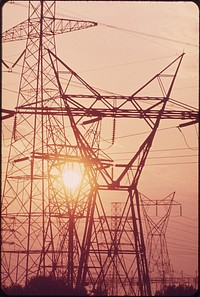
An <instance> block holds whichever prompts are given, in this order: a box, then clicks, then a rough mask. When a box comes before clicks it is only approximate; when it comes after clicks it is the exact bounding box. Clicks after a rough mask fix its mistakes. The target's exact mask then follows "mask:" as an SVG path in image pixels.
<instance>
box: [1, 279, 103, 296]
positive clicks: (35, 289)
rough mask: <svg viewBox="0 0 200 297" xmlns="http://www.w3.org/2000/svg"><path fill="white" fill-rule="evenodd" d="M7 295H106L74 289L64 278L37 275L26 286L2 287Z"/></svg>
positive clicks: (99, 292)
mask: <svg viewBox="0 0 200 297" xmlns="http://www.w3.org/2000/svg"><path fill="white" fill-rule="evenodd" d="M2 290H3V292H4V293H5V294H6V295H12V296H29V295H31V296H33V295H35V296H91V295H93V296H106V294H104V293H103V292H101V291H93V292H87V290H86V289H85V288H84V289H80V290H79V289H73V288H71V287H69V286H68V285H66V280H65V279H64V278H53V277H51V276H48V277H46V276H36V277H33V278H31V279H30V280H29V282H28V283H27V285H26V286H24V287H22V286H20V285H16V284H13V285H10V286H9V287H2Z"/></svg>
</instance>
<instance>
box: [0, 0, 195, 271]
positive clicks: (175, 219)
mask: <svg viewBox="0 0 200 297" xmlns="http://www.w3.org/2000/svg"><path fill="white" fill-rule="evenodd" d="M27 7H28V1H27V2H26V1H15V3H14V4H11V3H7V4H5V5H4V7H3V10H2V11H3V23H2V24H3V28H2V31H3V32H4V31H5V30H7V29H9V28H11V27H12V26H14V25H17V24H18V23H20V22H22V21H24V20H25V19H27V15H28V11H27ZM16 11H17V13H16ZM57 17H63V18H71V19H81V20H90V21H95V22H97V23H98V26H96V27H93V28H89V29H87V30H81V31H77V32H72V33H66V34H62V35H58V36H57V37H56V41H57V55H58V57H59V58H61V59H62V60H63V61H64V62H65V63H66V64H67V65H69V67H71V68H72V69H73V70H74V71H75V72H76V73H78V74H79V75H80V76H81V77H82V78H83V79H84V80H85V81H86V82H87V83H88V84H89V85H91V86H92V87H93V88H95V89H97V90H98V91H99V92H100V93H104V94H105V93H107V92H112V93H114V94H121V95H131V94H132V93H133V92H134V91H136V90H137V89H139V87H141V86H142V85H144V84H145V83H146V82H147V81H148V80H149V79H151V78H152V77H153V76H154V75H155V74H157V73H158V72H160V71H161V70H162V69H163V68H164V67H166V66H167V65H168V64H169V63H171V62H172V61H173V60H174V59H175V58H176V57H178V56H179V55H181V54H182V53H183V52H184V53H185V55H184V58H183V61H182V64H181V67H180V69H179V73H178V77H177V80H176V82H175V85H174V89H173V92H172V96H171V97H172V98H173V99H176V100H178V101H180V102H182V103H185V104H188V105H191V106H193V107H195V108H198V102H199V98H198V95H199V85H198V81H199V76H198V73H199V60H198V57H199V40H198V37H199V33H198V32H199V11H198V7H197V6H196V5H195V4H194V3H193V2H189V1H187V2H159V1H158V2H157V1H155V2H154V1H152V2H146V1H142V2H141V1H138V2H137V1H130V2H129V1H117V2H115V1H88V2H86V1H81V2H79V1H57ZM24 47H25V41H17V42H13V43H6V44H5V45H3V47H2V51H3V54H2V58H3V60H4V61H5V62H6V63H7V64H9V63H10V65H12V64H13V63H14V62H15V61H16V60H17V58H18V57H19V56H20V54H21V53H22V51H23V49H24ZM21 65H22V60H20V62H19V63H18V65H17V66H16V68H14V69H13V71H12V72H8V71H7V69H6V68H5V67H4V66H3V67H2V70H3V79H2V95H3V97H2V98H3V99H2V107H3V108H8V109H14V108H15V105H16V99H17V92H18V87H19V79H20V71H21ZM107 94H108V93H107ZM139 121H141V120H136V121H135V120H134V119H132V120H129V122H119V123H118V122H117V124H116V140H115V143H114V145H112V146H110V144H111V138H112V129H111V128H110V129H108V130H109V131H106V129H105V128H104V130H103V131H104V133H105V134H103V135H102V138H103V139H104V141H102V143H101V148H102V149H103V150H104V151H105V152H106V153H107V154H108V155H110V156H112V157H113V158H115V161H116V162H118V163H126V162H128V160H129V159H130V158H131V154H132V153H133V151H132V149H133V148H134V144H140V143H141V141H142V138H141V137H142V136H143V137H144V135H145V133H146V132H147V129H146V128H145V126H142V125H141V126H140V123H139ZM138 123H139V124H138ZM180 123H181V120H163V121H161V125H160V127H159V129H158V132H157V134H156V137H155V140H154V143H153V146H152V148H151V151H150V154H149V157H148V159H147V164H146V166H145V168H144V171H143V173H142V176H141V178H140V182H139V191H140V192H141V193H143V194H144V195H145V196H147V197H149V198H150V199H163V198H165V197H166V196H168V195H169V194H171V193H172V192H174V191H175V192H176V194H175V200H176V201H177V202H178V203H180V204H181V205H182V216H179V208H178V206H174V208H173V211H172V215H171V218H170V220H169V225H168V229H167V234H166V237H167V243H168V251H169V256H170V259H171V262H172V265H173V268H174V271H175V272H176V274H177V275H181V271H182V270H183V272H184V274H185V275H186V276H187V275H188V276H190V275H191V276H195V273H196V270H197V262H198V259H197V252H198V237H197V235H198V234H197V232H198V229H197V228H198V130H197V129H198V126H197V124H196V125H191V126H188V127H185V128H181V130H180V129H178V128H177V126H178V125H179V124H180ZM137 125H138V126H137ZM11 129H12V119H9V120H6V122H5V125H4V124H3V134H2V136H3V142H2V151H3V165H5V164H6V154H7V151H8V147H9V143H10V140H9V138H10V131H11ZM140 132H142V133H143V134H144V135H142V136H141V135H139V133H140ZM146 136H147V135H146ZM136 147H137V146H136ZM3 168H4V166H3Z"/></svg>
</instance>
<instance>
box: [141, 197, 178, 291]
mask: <svg viewBox="0 0 200 297" xmlns="http://www.w3.org/2000/svg"><path fill="white" fill-rule="evenodd" d="M174 196H175V192H173V193H171V194H170V195H168V196H167V197H165V198H164V199H160V200H152V199H150V198H148V197H146V196H145V195H143V194H141V193H140V201H141V206H142V212H143V216H144V221H145V226H146V232H147V234H146V252H147V262H148V267H149V274H150V280H151V284H152V290H154V293H155V291H156V290H159V291H162V290H163V289H164V287H165V286H166V285H173V282H174V273H173V267H172V264H171V261H170V257H169V253H168V248H167V240H166V231H167V226H168V222H169V218H170V215H171V211H172V207H173V206H175V205H176V206H180V215H181V205H180V203H178V202H176V201H175V200H174ZM152 208H153V209H154V212H152Z"/></svg>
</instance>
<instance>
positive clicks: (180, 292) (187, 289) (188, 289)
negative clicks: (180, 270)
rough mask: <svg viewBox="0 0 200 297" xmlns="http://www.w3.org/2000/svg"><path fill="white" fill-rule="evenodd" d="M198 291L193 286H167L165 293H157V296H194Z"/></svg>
mask: <svg viewBox="0 0 200 297" xmlns="http://www.w3.org/2000/svg"><path fill="white" fill-rule="evenodd" d="M195 293H196V289H195V288H194V287H193V286H185V285H178V286H174V285H173V286H167V287H165V288H164V290H163V292H161V291H156V293H155V296H194V294H195Z"/></svg>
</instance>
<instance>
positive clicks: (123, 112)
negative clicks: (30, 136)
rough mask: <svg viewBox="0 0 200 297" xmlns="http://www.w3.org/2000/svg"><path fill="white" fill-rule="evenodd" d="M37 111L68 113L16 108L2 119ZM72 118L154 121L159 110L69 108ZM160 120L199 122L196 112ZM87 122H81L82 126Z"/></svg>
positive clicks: (167, 114)
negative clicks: (144, 119) (148, 119)
mask: <svg viewBox="0 0 200 297" xmlns="http://www.w3.org/2000/svg"><path fill="white" fill-rule="evenodd" d="M36 110H37V113H38V114H40V113H43V114H48V115H55V116H56V115H66V116H68V112H67V111H66V110H64V109H63V108H45V109H44V108H43V109H41V108H35V107H20V108H17V110H16V112H14V111H13V110H8V109H2V110H1V111H2V119H7V118H9V117H12V116H14V114H15V113H20V114H34V113H35V111H36ZM71 111H72V115H73V116H79V117H80V116H85V117H98V118H106V117H111V118H112V117H114V118H140V119H142V118H151V119H156V118H157V117H158V115H159V110H145V109H144V110H139V111H138V110H135V109H118V110H116V109H114V108H111V109H108V108H87V107H85V108H79V107H76V108H75V107H74V108H71ZM161 118H162V119H174V120H176V119H179V120H192V121H193V123H195V122H196V123H197V122H198V120H199V113H198V111H189V110H165V111H164V112H163V114H162V117H161ZM86 122H87V121H83V124H84V123H86Z"/></svg>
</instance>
